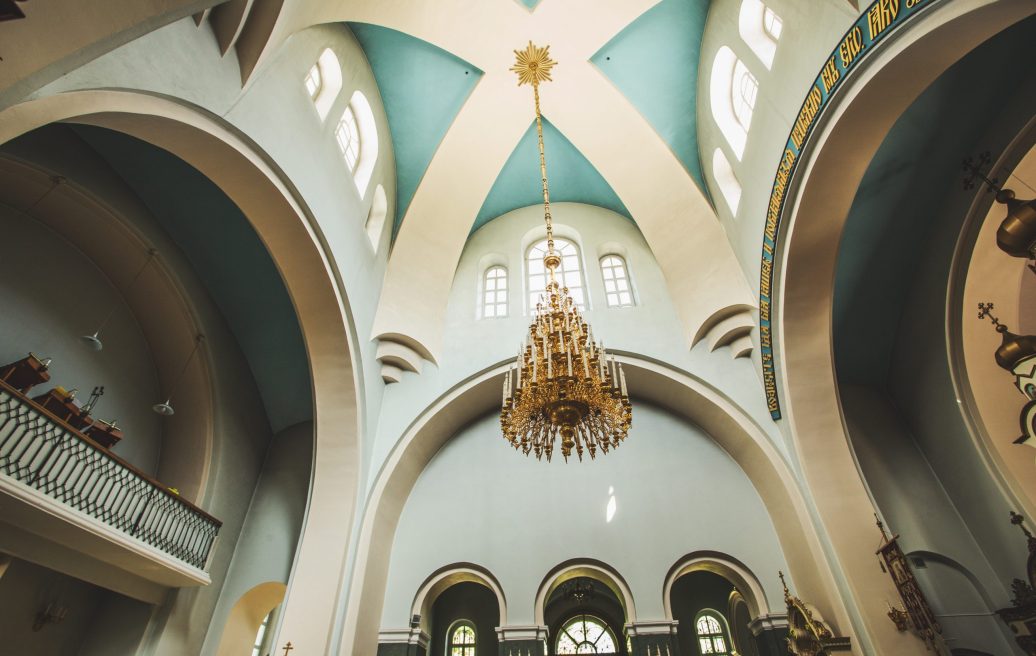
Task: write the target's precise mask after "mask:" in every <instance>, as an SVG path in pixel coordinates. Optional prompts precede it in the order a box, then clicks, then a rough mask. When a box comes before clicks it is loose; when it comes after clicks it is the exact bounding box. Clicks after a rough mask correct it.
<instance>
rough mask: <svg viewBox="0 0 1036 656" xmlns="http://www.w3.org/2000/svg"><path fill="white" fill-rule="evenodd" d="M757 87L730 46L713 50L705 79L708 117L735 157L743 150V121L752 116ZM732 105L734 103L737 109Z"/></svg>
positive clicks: (746, 137) (739, 157)
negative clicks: (710, 75) (714, 57)
mask: <svg viewBox="0 0 1036 656" xmlns="http://www.w3.org/2000/svg"><path fill="white" fill-rule="evenodd" d="M742 71H744V73H747V75H748V78H745V76H744V74H742ZM735 83H736V84H735ZM758 88H759V85H758V83H757V82H756V81H755V77H752V74H751V73H749V72H748V68H747V67H746V66H745V65H744V64H743V63H742V62H741V60H740V59H738V58H737V55H735V54H734V51H733V50H731V49H730V48H728V47H727V46H723V47H721V48H720V49H719V51H718V52H716V59H715V60H713V63H712V77H711V78H710V83H709V101H710V104H711V106H712V117H713V118H714V119H716V125H718V126H719V131H720V132H721V133H722V134H723V137H724V138H725V139H726V140H727V143H728V144H730V149H731V150H732V151H733V152H734V156H735V157H737V159H738V160H740V159H741V156H742V155H744V154H745V142H746V141H748V126H747V124H748V123H750V122H751V120H752V109H753V108H754V107H755V94H756V91H758ZM735 95H736V97H737V98H738V102H737V105H735V102H734V98H735ZM742 98H744V102H742V100H741V99H742ZM735 106H737V107H738V109H737V110H735ZM746 109H747V112H746V111H745V110H746ZM739 112H740V114H739ZM744 119H747V120H744Z"/></svg>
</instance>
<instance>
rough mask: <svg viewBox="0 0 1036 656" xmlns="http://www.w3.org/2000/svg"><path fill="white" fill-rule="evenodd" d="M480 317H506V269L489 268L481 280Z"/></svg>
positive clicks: (500, 267) (499, 267)
mask: <svg viewBox="0 0 1036 656" xmlns="http://www.w3.org/2000/svg"><path fill="white" fill-rule="evenodd" d="M482 316H483V317H485V318H488V319H491V318H493V317H506V316H507V269H505V268H504V267H502V266H492V267H489V268H488V269H486V275H485V276H484V277H483V278H482Z"/></svg>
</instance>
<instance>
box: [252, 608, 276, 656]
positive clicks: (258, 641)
mask: <svg viewBox="0 0 1036 656" xmlns="http://www.w3.org/2000/svg"><path fill="white" fill-rule="evenodd" d="M271 617H273V611H272V610H271V611H270V612H269V613H268V614H267V615H266V617H265V618H264V619H263V623H262V624H260V625H259V630H258V631H257V632H256V634H255V644H254V645H252V656H259V652H261V651H262V649H263V645H264V643H265V642H266V630H267V629H268V628H270V618H271Z"/></svg>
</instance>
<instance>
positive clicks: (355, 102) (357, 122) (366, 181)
mask: <svg viewBox="0 0 1036 656" xmlns="http://www.w3.org/2000/svg"><path fill="white" fill-rule="evenodd" d="M347 113H349V114H351V120H352V127H353V130H354V132H355V134H356V135H357V150H356V156H355V159H354V163H353V165H351V166H350V167H349V171H351V172H352V174H353V182H355V183H356V190H357V191H359V192H360V197H361V198H362V197H364V196H366V195H367V187H368V186H370V181H371V177H372V176H373V174H374V164H375V163H377V161H378V125H377V123H376V122H375V120H374V110H373V109H371V105H370V102H368V100H367V96H365V95H363V93H362V92H360V91H356V92H354V93H353V95H352V98H350V99H349V107H348V110H347Z"/></svg>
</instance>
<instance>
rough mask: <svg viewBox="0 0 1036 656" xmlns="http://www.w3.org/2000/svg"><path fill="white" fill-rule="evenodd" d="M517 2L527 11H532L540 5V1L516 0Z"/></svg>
mask: <svg viewBox="0 0 1036 656" xmlns="http://www.w3.org/2000/svg"><path fill="white" fill-rule="evenodd" d="M518 2H520V3H522V4H523V5H525V6H526V7H527V8H528V9H529V11H532V10H533V9H535V8H536V6H537V5H539V4H540V0H518Z"/></svg>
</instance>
